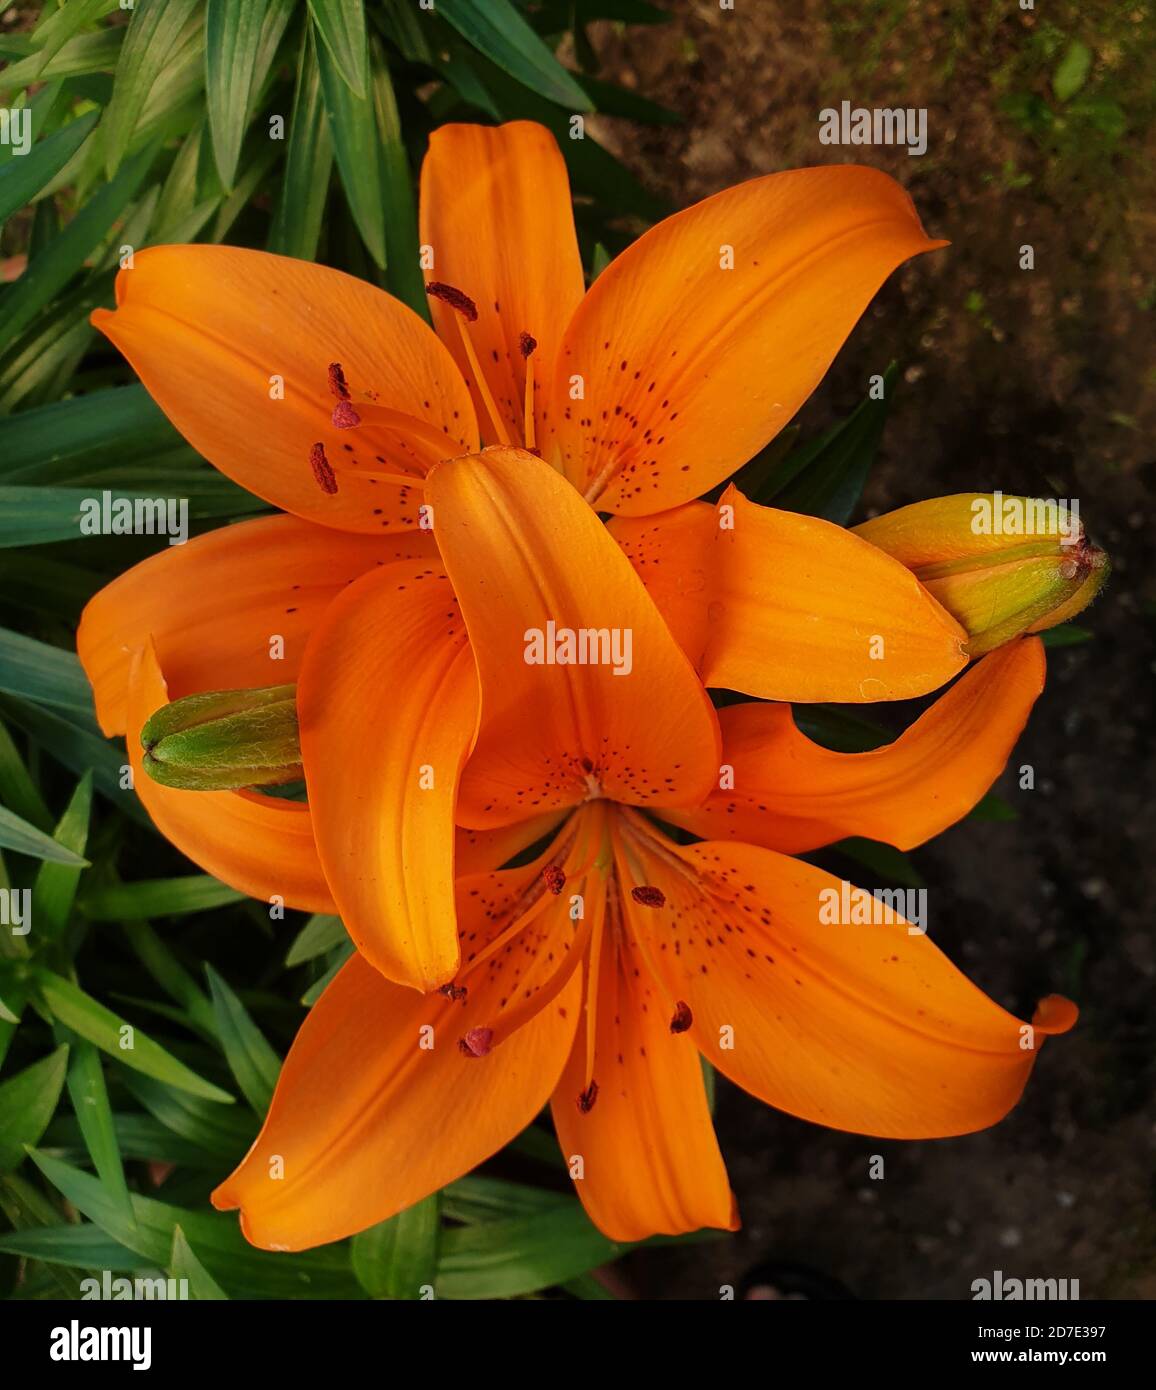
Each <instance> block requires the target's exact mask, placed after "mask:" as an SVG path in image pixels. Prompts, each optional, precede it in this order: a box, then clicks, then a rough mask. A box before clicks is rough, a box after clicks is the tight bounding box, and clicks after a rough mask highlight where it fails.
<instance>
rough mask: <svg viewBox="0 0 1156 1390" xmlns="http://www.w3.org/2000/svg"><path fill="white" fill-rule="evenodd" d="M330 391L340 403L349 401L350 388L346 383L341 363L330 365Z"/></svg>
mask: <svg viewBox="0 0 1156 1390" xmlns="http://www.w3.org/2000/svg"><path fill="white" fill-rule="evenodd" d="M329 389H330V391H332V392H333V394H334V395H335V396H336V397H337V399H338V400H339V401H347V400H348V399H349V387H348V385H347V384H346V381H345V373H344V372H343V371H342V370H341V363H340V362H330V364H329Z"/></svg>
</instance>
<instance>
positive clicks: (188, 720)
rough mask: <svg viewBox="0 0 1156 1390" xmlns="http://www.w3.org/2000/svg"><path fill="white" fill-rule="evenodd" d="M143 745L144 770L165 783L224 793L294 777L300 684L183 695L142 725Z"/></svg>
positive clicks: (296, 778) (298, 750) (298, 769)
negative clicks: (298, 687) (181, 698)
mask: <svg viewBox="0 0 1156 1390" xmlns="http://www.w3.org/2000/svg"><path fill="white" fill-rule="evenodd" d="M141 746H142V747H143V748H144V768H145V771H146V772H147V773H148V775H149V776H150V777H151V778H152V779H153V781H154V782H160V783H162V784H163V785H164V786H166V787H181V788H183V789H184V790H186V791H227V790H232V789H236V788H239V787H274V786H279V785H281V784H282V783H284V782H296V781H299V780H300V779H301V777H302V776H303V772H302V767H301V744H300V737H299V734H298V729H297V687H296V686H293V685H274V686H269V687H267V688H265V689H263V690H214V691H211V692H209V693H207V694H204V695H186V696H185V698H184V699H183V700H174V701H173V702H172V704H169V705H164V706H162V707H161V708H160V709H159V710H157V712H156V713H155V714H154V715H153V716H152V717H151V718H150V719H149V720H148V721H147V722H146V724H145V726H144V728H143V729H142V730H141Z"/></svg>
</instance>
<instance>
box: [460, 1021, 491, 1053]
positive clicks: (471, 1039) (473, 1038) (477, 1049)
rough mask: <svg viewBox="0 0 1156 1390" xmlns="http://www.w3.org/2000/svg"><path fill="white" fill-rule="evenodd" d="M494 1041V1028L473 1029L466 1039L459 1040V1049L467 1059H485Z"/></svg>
mask: <svg viewBox="0 0 1156 1390" xmlns="http://www.w3.org/2000/svg"><path fill="white" fill-rule="evenodd" d="M493 1041H494V1030H493V1029H492V1028H471V1029H470V1030H469V1031H468V1032H467V1033H466V1036H465V1037H464V1038H461V1039H459V1041H458V1047H459V1048H461V1050H462V1052H464V1053H465V1055H466V1056H467V1057H484V1056H485V1055H486V1053H487V1052H489V1050H490V1045H491V1044H492V1043H493Z"/></svg>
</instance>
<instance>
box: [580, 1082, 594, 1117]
mask: <svg viewBox="0 0 1156 1390" xmlns="http://www.w3.org/2000/svg"><path fill="white" fill-rule="evenodd" d="M597 1099H598V1082H597V1081H591V1083H590V1085H589V1086H587V1087H586V1089H585V1090H584V1091H580V1092H579V1093H578V1109H579V1111H580V1112H581V1113H582V1114H583V1115H589V1114H590V1112H591V1110H593V1109H594V1102H595V1101H596V1100H597Z"/></svg>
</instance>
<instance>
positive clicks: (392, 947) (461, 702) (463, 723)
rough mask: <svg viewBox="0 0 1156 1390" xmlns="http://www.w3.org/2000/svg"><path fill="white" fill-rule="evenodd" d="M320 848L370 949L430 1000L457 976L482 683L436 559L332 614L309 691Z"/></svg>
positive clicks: (369, 582)
mask: <svg viewBox="0 0 1156 1390" xmlns="http://www.w3.org/2000/svg"><path fill="white" fill-rule="evenodd" d="M297 708H298V716H299V718H300V723H301V753H302V761H303V763H304V766H305V781H306V785H307V787H308V789H309V804H310V806H311V807H312V810H313V815H314V820H315V823H316V827H317V846H318V849H319V851H320V854H321V861H322V863H323V864H324V865H325V871H326V874H327V876H328V878H329V882H330V885H331V886H332V889H333V895H334V897H335V899H336V901H337V905H338V911H339V912H340V914H341V917H342V920H343V921H344V923H345V926H346V929H347V930H348V932H349V934H350V936H351V937H352V938H353V940H354V942H355V943H356V945H357V946H358V948H359V950H361V951H362V953H363V954H364V955H365V956H366V958H367V959H368V960H369V961H370V962H371V964H373V965H374V966H376V968H377V969H378V970H380V971H381V972H382V973H383V974H384V975H386V976H387V977H388V978H389V979H391V980H395V981H397V982H398V983H400V984H404V985H412V986H413V987H414V988H415V989H420V990H429V989H434V988H436V987H437V986H438V985H441V984H444V983H445V982H446V981H447V980H449V979H450V978H452V976H453V974H454V971H455V970H456V969H457V964H458V940H457V933H456V931H455V928H454V913H453V903H454V896H453V877H454V799H455V796H456V793H457V786H458V777H459V775H460V772H461V767H462V764H463V762H464V761H465V758H466V754H467V753H468V751H469V748H470V745H471V743H472V741H473V737H474V731H475V728H476V724H477V677H476V675H475V672H474V661H473V656H472V655H471V653H470V650H469V647H468V644H467V641H466V633H465V627H464V624H463V623H462V620H461V615H460V614H459V612H458V608H457V602H456V600H455V598H454V596H453V592H452V590H451V589H450V586H449V583H448V581H447V580H446V577H445V575H444V574H443V573H442V572H441V569H440V566H439V564H438V562H437V561H436V560H434V561H432V562H429V563H424V562H422V561H420V560H419V561H401V562H399V563H397V564H393V565H385V566H383V567H382V568H380V569H376V570H374V571H373V572H372V573H370V574H367V575H365V576H363V577H362V578H361V579H359V580H358V581H357V583H356V584H352V585H350V586H349V588H348V589H346V590H345V592H344V593H343V594H342V595H341V596H340V598H338V599H337V600H336V601H335V602H334V603H333V604H331V605H330V606H329V608H327V609H326V611H325V613H324V615H323V616H322V618H321V620H320V621H319V622H318V624H317V627H316V629H315V630H314V633H313V636H312V638H311V639H310V642H309V646H308V649H307V651H306V654H305V660H304V663H303V664H302V668H301V676H300V680H299V682H298V686H297Z"/></svg>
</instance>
